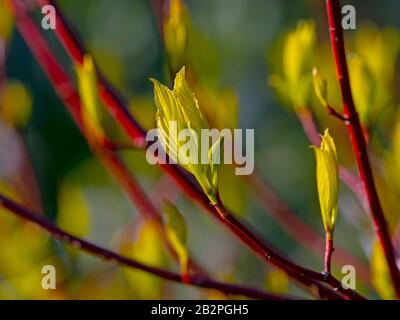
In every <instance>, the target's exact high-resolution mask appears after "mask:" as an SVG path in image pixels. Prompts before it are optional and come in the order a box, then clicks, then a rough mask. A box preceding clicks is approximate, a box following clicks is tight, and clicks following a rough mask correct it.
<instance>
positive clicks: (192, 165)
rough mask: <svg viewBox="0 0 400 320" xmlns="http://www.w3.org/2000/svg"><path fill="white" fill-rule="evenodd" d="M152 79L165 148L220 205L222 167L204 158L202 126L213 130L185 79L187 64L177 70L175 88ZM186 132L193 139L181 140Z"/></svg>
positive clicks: (212, 201) (161, 140) (160, 133)
mask: <svg viewBox="0 0 400 320" xmlns="http://www.w3.org/2000/svg"><path fill="white" fill-rule="evenodd" d="M151 81H152V82H153V84H154V101H155V104H156V107H157V113H156V120H157V130H158V137H159V140H160V143H161V145H162V147H163V148H164V150H165V151H166V153H167V154H168V155H169V156H170V157H171V159H173V160H174V161H175V162H176V163H178V164H180V165H181V166H183V167H184V168H185V169H186V170H188V171H189V172H190V173H192V174H193V175H194V176H195V177H196V179H197V181H198V182H199V184H200V186H201V187H202V189H203V190H204V192H205V193H206V195H207V196H208V198H209V199H210V201H211V203H212V204H216V203H217V189H218V188H217V179H216V177H217V169H218V166H217V165H216V163H214V162H211V163H204V161H201V160H202V159H201V156H202V151H203V148H204V146H202V145H201V139H200V137H201V129H209V125H208V122H207V120H206V118H205V117H204V115H203V114H202V112H201V111H200V108H199V104H198V101H197V99H196V97H195V95H194V93H193V92H192V90H191V89H190V88H189V85H188V84H187V82H186V80H185V67H183V68H182V69H181V70H180V71H179V72H178V73H177V75H176V78H175V83H174V89H173V90H170V89H169V88H168V87H166V86H164V85H162V84H161V83H159V82H158V81H157V80H155V79H151ZM185 132H186V133H187V136H186V138H189V139H179V138H178V136H180V134H181V133H185ZM187 140H188V141H187ZM207 142H209V141H207ZM204 143H206V141H204ZM210 150H212V147H210V146H209V145H208V146H207V151H208V154H209V153H210ZM211 152H213V151H211ZM188 153H189V155H188Z"/></svg>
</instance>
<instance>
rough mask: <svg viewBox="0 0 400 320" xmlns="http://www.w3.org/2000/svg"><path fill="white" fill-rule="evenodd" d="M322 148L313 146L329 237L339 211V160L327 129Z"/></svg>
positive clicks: (320, 200) (320, 198) (324, 219)
mask: <svg viewBox="0 0 400 320" xmlns="http://www.w3.org/2000/svg"><path fill="white" fill-rule="evenodd" d="M321 139H322V141H321V146H320V148H318V147H315V146H313V147H312V148H313V149H314V151H315V159H316V162H317V189H318V197H319V204H320V208H321V215H322V222H323V224H324V228H325V231H326V233H327V234H328V235H330V236H331V235H332V233H333V229H334V228H335V223H336V217H337V210H338V189H339V175H338V171H339V170H338V159H337V153H336V146H335V142H334V141H333V138H332V137H331V135H330V134H329V130H328V129H326V130H325V133H324V135H323V136H321Z"/></svg>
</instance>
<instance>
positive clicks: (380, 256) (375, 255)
mask: <svg viewBox="0 0 400 320" xmlns="http://www.w3.org/2000/svg"><path fill="white" fill-rule="evenodd" d="M371 282H372V285H373V286H374V288H375V289H376V291H377V292H378V294H379V295H380V296H381V297H382V299H385V300H396V295H395V292H394V289H393V286H392V280H391V277H390V270H389V267H388V265H387V262H386V258H385V253H384V252H383V250H382V246H381V244H380V243H379V241H375V243H374V245H373V247H372V252H371Z"/></svg>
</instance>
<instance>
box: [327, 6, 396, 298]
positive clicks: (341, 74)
mask: <svg viewBox="0 0 400 320" xmlns="http://www.w3.org/2000/svg"><path fill="white" fill-rule="evenodd" d="M326 9H327V14H328V22H329V31H330V38H331V45H332V51H333V55H334V59H335V64H336V73H337V76H338V79H339V83H340V89H341V92H342V103H343V113H344V116H345V117H346V118H347V119H349V121H348V122H346V126H347V129H348V133H349V136H350V140H351V143H352V146H353V150H354V154H355V157H356V160H357V165H358V171H359V174H360V178H361V181H362V184H363V186H364V188H365V190H366V193H367V199H368V203H369V206H370V209H371V214H372V219H373V224H374V228H375V231H376V233H377V235H378V238H379V241H380V243H381V245H382V248H383V251H384V253H385V257H386V260H387V263H388V266H389V269H390V275H391V278H392V282H393V287H394V289H395V292H396V295H397V297H398V298H399V299H400V273H399V269H398V268H397V266H396V259H395V251H394V249H393V245H392V242H391V239H390V235H389V231H388V226H387V222H386V220H385V216H384V214H383V210H382V206H381V203H380V201H379V197H378V193H377V190H376V186H375V183H374V178H373V173H372V169H371V165H370V162H369V158H368V153H367V146H366V141H365V139H364V135H363V129H362V127H361V124H360V120H359V118H358V114H357V111H356V108H355V106H354V101H353V96H352V92H351V87H350V81H349V73H348V69H347V61H346V52H345V47H344V40H343V30H342V25H341V5H340V1H339V0H326Z"/></svg>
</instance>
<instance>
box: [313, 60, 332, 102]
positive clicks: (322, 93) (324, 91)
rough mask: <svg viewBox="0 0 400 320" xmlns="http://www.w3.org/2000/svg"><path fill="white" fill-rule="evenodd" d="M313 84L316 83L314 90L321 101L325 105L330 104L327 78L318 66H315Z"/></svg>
mask: <svg viewBox="0 0 400 320" xmlns="http://www.w3.org/2000/svg"><path fill="white" fill-rule="evenodd" d="M312 74H313V84H314V91H315V94H316V95H317V97H318V99H319V101H320V102H321V104H322V105H323V106H324V107H327V106H328V86H327V82H326V79H325V78H323V77H321V75H320V74H319V71H318V69H317V67H314V68H313V71H312Z"/></svg>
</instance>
